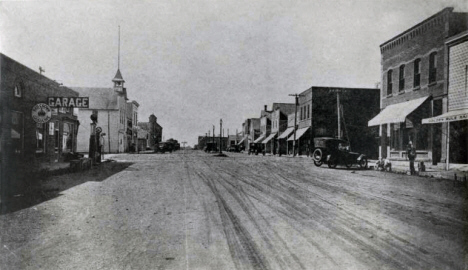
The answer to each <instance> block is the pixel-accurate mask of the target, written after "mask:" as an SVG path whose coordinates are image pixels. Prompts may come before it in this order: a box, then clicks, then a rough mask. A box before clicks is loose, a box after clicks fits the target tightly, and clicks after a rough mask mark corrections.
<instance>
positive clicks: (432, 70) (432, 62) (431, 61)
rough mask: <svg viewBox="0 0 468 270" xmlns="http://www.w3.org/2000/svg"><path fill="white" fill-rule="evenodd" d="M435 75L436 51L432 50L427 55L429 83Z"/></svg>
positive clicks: (434, 79)
mask: <svg viewBox="0 0 468 270" xmlns="http://www.w3.org/2000/svg"><path fill="white" fill-rule="evenodd" d="M436 77H437V53H436V52H433V53H431V54H430V55H429V83H433V82H435V81H436Z"/></svg>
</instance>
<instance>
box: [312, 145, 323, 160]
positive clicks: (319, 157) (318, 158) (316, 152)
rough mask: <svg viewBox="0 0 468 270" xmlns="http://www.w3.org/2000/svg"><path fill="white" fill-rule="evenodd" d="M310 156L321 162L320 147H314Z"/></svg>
mask: <svg viewBox="0 0 468 270" xmlns="http://www.w3.org/2000/svg"><path fill="white" fill-rule="evenodd" d="M312 158H313V159H314V160H315V161H317V162H321V160H322V158H323V152H322V149H320V148H317V149H315V151H314V153H313V154H312ZM322 163H323V162H322Z"/></svg>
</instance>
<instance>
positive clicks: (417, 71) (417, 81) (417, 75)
mask: <svg viewBox="0 0 468 270" xmlns="http://www.w3.org/2000/svg"><path fill="white" fill-rule="evenodd" d="M413 73H414V77H413V87H419V86H420V85H421V59H419V58H418V59H416V60H414V72H413Z"/></svg>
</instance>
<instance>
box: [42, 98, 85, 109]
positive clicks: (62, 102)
mask: <svg viewBox="0 0 468 270" xmlns="http://www.w3.org/2000/svg"><path fill="white" fill-rule="evenodd" d="M47 102H48V103H49V106H50V107H73V108H89V97H49V98H47Z"/></svg>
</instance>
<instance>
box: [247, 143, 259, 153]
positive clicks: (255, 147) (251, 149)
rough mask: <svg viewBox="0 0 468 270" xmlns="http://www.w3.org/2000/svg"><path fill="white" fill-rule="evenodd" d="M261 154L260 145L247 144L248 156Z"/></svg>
mask: <svg viewBox="0 0 468 270" xmlns="http://www.w3.org/2000/svg"><path fill="white" fill-rule="evenodd" d="M261 152H262V144H260V143H250V144H249V155H250V154H255V155H258V153H261Z"/></svg>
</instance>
